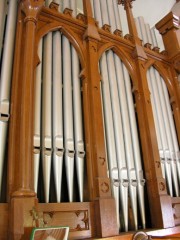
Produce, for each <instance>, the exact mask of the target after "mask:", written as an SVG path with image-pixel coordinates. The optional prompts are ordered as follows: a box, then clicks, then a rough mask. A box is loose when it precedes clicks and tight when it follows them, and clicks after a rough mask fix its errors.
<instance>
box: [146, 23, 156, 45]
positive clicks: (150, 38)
mask: <svg viewBox="0 0 180 240" xmlns="http://www.w3.org/2000/svg"><path fill="white" fill-rule="evenodd" d="M145 29H146V34H147V41H148V43H150V44H152V45H153V42H152V33H151V29H150V25H149V24H148V23H147V24H145ZM154 47H155V46H154Z"/></svg>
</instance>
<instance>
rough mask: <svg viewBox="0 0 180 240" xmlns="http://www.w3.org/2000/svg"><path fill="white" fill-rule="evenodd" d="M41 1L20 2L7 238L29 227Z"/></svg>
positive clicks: (12, 118) (32, 202) (13, 236)
mask: <svg viewBox="0 0 180 240" xmlns="http://www.w3.org/2000/svg"><path fill="white" fill-rule="evenodd" d="M42 6H43V0H41V1H35V0H34V1H33V0H22V1H20V2H19V15H18V27H17V36H16V46H17V50H16V52H15V67H14V69H15V70H14V73H13V76H14V78H13V82H12V85H13V86H12V105H11V122H10V144H9V186H8V187H9V192H8V194H9V196H10V234H9V239H21V237H22V235H24V233H25V228H26V227H30V226H32V216H31V210H32V209H33V207H34V206H35V203H36V194H35V192H34V190H33V137H32V136H33V119H34V118H33V114H34V113H33V112H34V110H33V106H34V102H33V99H34V97H33V94H34V43H35V31H36V22H37V16H38V14H39V12H40V10H41V8H42Z"/></svg>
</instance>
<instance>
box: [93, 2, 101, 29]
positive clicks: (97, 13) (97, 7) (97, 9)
mask: <svg viewBox="0 0 180 240" xmlns="http://www.w3.org/2000/svg"><path fill="white" fill-rule="evenodd" d="M93 1H94V15H95V18H96V19H97V20H98V23H99V27H102V25H103V23H102V15H101V5H100V0H99V1H97V0H93Z"/></svg>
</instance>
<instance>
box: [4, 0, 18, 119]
mask: <svg viewBox="0 0 180 240" xmlns="http://www.w3.org/2000/svg"><path fill="white" fill-rule="evenodd" d="M16 18H17V2H16V1H13V0H11V1H10V2H9V10H8V17H7V25H6V30H5V39H4V50H3V56H2V67H1V78H0V84H1V87H0V112H1V114H4V115H9V100H10V89H11V76H12V65H13V55H14V41H15V31H16Z"/></svg>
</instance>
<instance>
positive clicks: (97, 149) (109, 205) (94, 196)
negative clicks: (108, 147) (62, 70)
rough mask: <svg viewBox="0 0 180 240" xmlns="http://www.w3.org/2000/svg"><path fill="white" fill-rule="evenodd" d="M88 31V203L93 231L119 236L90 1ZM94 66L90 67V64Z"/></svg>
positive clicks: (86, 2)
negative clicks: (91, 205)
mask: <svg viewBox="0 0 180 240" xmlns="http://www.w3.org/2000/svg"><path fill="white" fill-rule="evenodd" d="M83 3H84V13H85V15H86V16H87V29H86V32H85V34H84V41H85V44H86V47H87V48H86V49H87V51H86V57H87V62H86V69H85V73H84V79H83V96H84V113H85V135H86V136H85V137H86V152H87V156H86V157H87V168H88V183H89V192H90V200H91V201H94V202H95V207H96V211H95V212H96V216H95V219H94V220H95V221H96V230H97V235H98V236H99V237H108V236H113V235H117V234H118V227H117V220H116V219H117V218H116V210H115V200H114V199H113V198H112V195H111V183H110V179H109V178H108V176H107V162H106V153H105V141H104V129H103V116H102V103H101V89H100V74H99V69H98V60H99V59H98V41H100V36H99V34H98V31H97V28H96V26H95V20H94V19H93V18H92V9H91V4H90V0H84V1H83ZM92 63H93V64H92Z"/></svg>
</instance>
